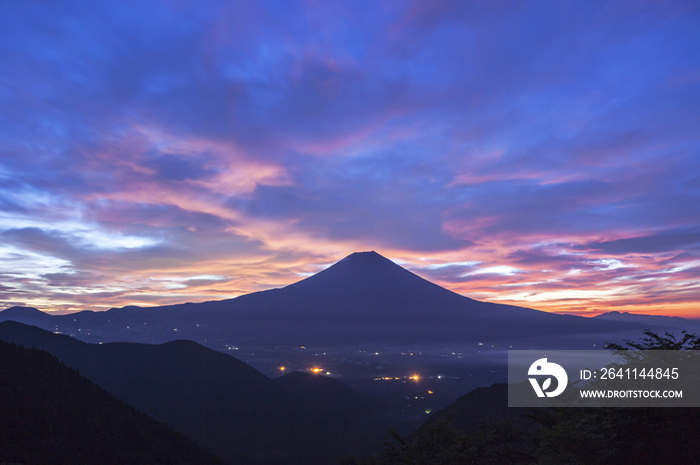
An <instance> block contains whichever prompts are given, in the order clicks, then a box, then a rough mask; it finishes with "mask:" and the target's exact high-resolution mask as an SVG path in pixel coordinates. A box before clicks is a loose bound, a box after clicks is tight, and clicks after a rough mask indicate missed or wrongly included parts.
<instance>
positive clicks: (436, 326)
mask: <svg viewBox="0 0 700 465" xmlns="http://www.w3.org/2000/svg"><path fill="white" fill-rule="evenodd" d="M10 310H11V312H10ZM6 312H10V314H9V315H5V312H0V319H2V320H4V319H16V318H17V317H18V315H20V316H22V317H26V318H25V322H26V323H30V324H35V325H37V326H39V327H42V328H45V329H50V330H56V329H58V330H59V331H62V332H67V333H71V334H74V335H75V336H76V337H79V338H80V339H83V340H87V341H116V340H121V341H134V342H150V343H154V342H165V341H168V340H174V339H191V340H195V341H198V342H200V343H202V344H205V345H208V346H212V347H213V346H214V345H215V344H214V342H213V341H218V342H222V341H226V342H227V343H232V342H235V343H237V344H248V345H272V346H277V345H292V346H298V345H316V346H330V345H341V344H365V343H373V344H412V345H414V346H416V345H421V344H446V343H466V342H469V341H483V340H489V341H498V342H502V343H508V341H514V340H522V339H530V340H533V341H543V340H546V341H547V344H548V346H549V347H550V348H553V347H558V346H562V345H563V346H567V345H568V346H572V348H574V347H576V348H583V347H590V346H591V344H590V341H595V342H597V343H600V342H601V340H603V339H605V337H606V336H605V335H608V334H615V335H619V334H621V333H622V332H625V331H627V333H625V335H627V334H629V335H632V334H635V335H636V334H638V333H639V331H640V330H641V329H644V328H645V325H646V322H639V323H638V322H634V321H610V320H606V319H591V318H582V317H576V316H569V315H556V314H551V313H547V312H542V311H538V310H533V309H529V308H523V307H516V306H511V305H502V304H494V303H488V302H480V301H476V300H473V299H470V298H468V297H464V296H461V295H459V294H456V293H454V292H452V291H449V290H447V289H444V288H442V287H440V286H438V285H436V284H433V283H431V282H429V281H427V280H425V279H423V278H421V277H419V276H417V275H415V274H413V273H411V272H410V271H408V270H405V269H404V268H402V267H401V266H398V265H396V264H395V263H393V262H392V261H391V260H388V259H386V258H384V257H382V256H381V255H379V254H377V253H376V252H359V253H354V254H351V255H349V256H347V257H345V258H344V259H342V260H340V261H339V262H337V263H335V264H334V265H333V266H331V267H329V268H327V269H325V270H323V271H321V272H319V273H317V274H315V275H313V276H311V277H309V278H306V279H303V280H301V281H299V282H297V283H294V284H291V285H289V286H286V287H284V288H281V289H272V290H268V291H261V292H255V293H252V294H247V295H243V296H240V297H237V298H235V299H229V300H222V301H210V302H202V303H196V304H195V303H186V304H180V305H169V306H162V307H150V308H141V307H135V306H128V307H124V308H115V309H111V310H108V311H106V312H89V311H88V312H80V313H75V314H71V315H62V316H53V317H50V318H49V319H47V318H44V317H43V316H41V315H38V314H37V313H36V311H29V312H28V313H27V315H25V314H24V313H23V312H22V311H20V310H19V309H17V308H12V309H8V310H6ZM647 326H648V325H647ZM78 332H80V333H78ZM587 335H588V336H590V337H588V336H587ZM579 339H580V341H579ZM617 339H619V337H618V338H617ZM557 341H559V343H558V342H557ZM577 341H578V342H577ZM577 344H578V345H577ZM506 347H507V346H506Z"/></svg>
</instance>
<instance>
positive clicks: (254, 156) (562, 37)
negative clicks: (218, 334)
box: [0, 0, 700, 317]
mask: <svg viewBox="0 0 700 465" xmlns="http://www.w3.org/2000/svg"><path fill="white" fill-rule="evenodd" d="M366 250H375V251H377V252H378V253H381V254H382V255H384V256H386V257H387V258H390V259H392V260H394V261H395V262H396V263H398V264H400V265H401V266H404V267H406V268H407V269H409V270H410V271H412V272H414V273H416V274H418V275H420V276H422V277H424V278H426V279H429V280H431V281H433V282H435V283H437V284H440V285H442V286H444V287H446V288H448V289H451V290H453V291H455V292H458V293H460V294H463V295H466V296H469V297H472V298H475V299H479V300H486V301H492V302H501V303H509V304H514V305H521V306H526V307H530V308H536V309H540V310H546V311H552V312H559V313H569V314H579V315H587V316H593V315H597V314H600V313H602V312H608V311H621V312H624V311H627V312H633V313H646V314H665V315H678V316H686V317H700V5H698V3H697V2H694V1H673V0H668V1H663V2H657V1H643V0H640V1H611V2H603V1H589V0H585V1H550V2H547V1H529V2H528V1H512V2H510V1H464V2H452V1H445V2H436V1H433V0H430V1H424V0H415V1H343V2H335V1H311V0H310V1H291V0H290V1H286V0H285V1H256V2H250V1H201V0H200V1H185V0H182V1H181V0H170V1H157V0H153V1H148V2H143V1H138V2H136V1H133V2H130V1H119V2H117V1H108V2H94V1H62V2H45V1H31V0H23V1H8V2H2V4H1V5H0V308H5V307H10V306H13V305H27V306H33V307H37V308H39V309H41V310H45V311H56V312H68V311H77V310H106V309H109V308H112V307H121V306H125V305H129V304H135V305H144V306H149V305H165V304H174V303H182V302H199V301H206V300H221V299H227V298H232V297H235V296H238V295H242V294H246V293H250V292H255V291H261V290H265V289H270V288H275V287H282V286H285V285H287V284H290V283H293V282H296V281H298V280H300V279H303V278H304V277H306V276H309V275H311V274H313V273H316V272H318V271H320V270H322V269H324V268H325V267H327V266H329V265H330V264H332V263H334V262H336V261H338V260H340V259H341V258H343V257H344V256H346V255H348V254H350V253H352V252H355V251H366Z"/></svg>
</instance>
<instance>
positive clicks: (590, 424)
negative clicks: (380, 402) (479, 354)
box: [341, 331, 700, 465]
mask: <svg viewBox="0 0 700 465" xmlns="http://www.w3.org/2000/svg"><path fill="white" fill-rule="evenodd" d="M681 334H682V336H681V337H680V339H678V338H676V337H675V336H674V335H673V334H671V333H665V334H664V335H659V334H656V333H653V332H651V331H645V332H644V335H645V338H643V339H642V341H641V342H631V341H625V343H626V345H627V346H628V348H631V349H633V350H631V351H630V352H629V353H628V355H629V356H633V355H634V354H633V353H632V352H633V351H641V350H697V349H698V348H700V337H698V336H697V335H695V334H688V333H685V332H683V333H681ZM608 348H611V349H614V350H620V351H624V350H628V348H625V347H623V346H621V345H618V344H608ZM499 388H500V387H499V386H496V385H494V386H492V387H491V388H486V389H485V390H484V392H481V393H480V394H479V396H478V397H480V398H483V397H484V396H486V397H490V396H491V401H494V403H496V404H497V403H498V402H501V403H502V402H506V399H505V398H503V396H500V398H499V396H498V394H496V393H497V392H499ZM482 389H483V388H482ZM489 390H491V391H489ZM494 394H495V397H493V396H494ZM466 398H468V396H464V398H463V399H466ZM463 399H461V400H462V402H464V400H463ZM499 399H500V400H499ZM446 410H450V411H451V415H453V416H459V415H461V414H466V415H467V416H469V417H470V418H471V416H472V414H471V413H468V410H466V409H465V408H464V406H461V407H456V408H451V409H450V408H449V407H448V409H446ZM502 410H503V405H494V409H493V411H494V412H496V413H497V414H498V413H499V412H501V411H502ZM465 412H467V413H465ZM529 416H530V417H531V418H532V419H533V420H535V421H536V422H537V423H538V424H539V425H540V427H539V428H525V429H523V428H521V427H520V426H519V425H518V424H516V420H513V419H507V420H495V421H494V420H488V421H485V422H482V424H481V426H480V428H479V429H477V430H476V431H473V432H470V433H465V432H462V431H461V430H460V428H459V427H458V426H457V425H459V424H464V422H463V420H460V419H456V420H455V419H454V418H452V419H449V418H445V417H443V418H442V420H440V421H437V422H433V424H431V425H430V426H428V427H425V428H423V429H422V430H421V431H420V432H419V433H418V434H416V435H415V436H414V437H413V438H412V439H411V440H410V441H407V440H404V439H403V438H400V437H398V436H396V441H395V443H393V444H388V445H387V448H386V449H385V451H384V452H382V453H381V454H379V455H378V456H376V457H374V458H371V459H358V458H347V459H345V460H344V461H343V462H341V463H342V464H343V465H458V464H459V465H471V464H518V463H519V464H532V465H535V464H538V465H550V464H551V465H555V464H571V465H579V464H580V465H584V464H585V465H597V464H600V465H608V464H613V463H614V464H619V465H640V464H650V465H651V464H653V465H660V464H678V463H700V445H698V442H697V438H698V437H699V436H700V409H697V408H546V409H545V408H542V409H531V410H530V411H529Z"/></svg>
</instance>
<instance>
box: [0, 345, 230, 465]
mask: <svg viewBox="0 0 700 465" xmlns="http://www.w3.org/2000/svg"><path fill="white" fill-rule="evenodd" d="M0 461H2V462H3V463H6V462H14V463H23V464H26V465H30V464H39V465H43V464H47V463H52V464H73V463H80V464H86V465H87V464H123V463H141V464H157V463H172V464H189V463H200V464H217V465H219V464H223V462H220V461H219V460H218V459H216V458H215V457H213V456H212V455H211V454H210V453H208V452H205V451H204V450H202V449H200V448H199V447H197V446H196V445H195V444H194V442H192V441H191V440H189V439H187V438H186V437H184V436H182V435H180V434H177V433H175V432H174V431H173V430H172V429H170V428H169V427H167V426H166V425H164V424H162V423H159V422H156V421H155V420H153V419H152V418H150V417H148V416H147V415H145V414H143V413H141V412H139V411H137V410H136V409H134V408H133V407H131V406H128V405H126V404H125V403H123V402H122V401H120V400H118V399H117V398H116V397H114V396H113V395H111V394H109V393H107V392H106V391H104V390H103V389H101V388H100V387H98V386H96V385H95V384H94V383H92V382H91V381H89V380H88V379H86V378H85V377H83V376H81V375H80V374H78V373H77V372H76V371H75V370H73V369H70V368H68V367H66V366H65V365H64V364H63V363H61V362H60V361H59V360H57V359H56V357H54V356H53V355H50V354H48V353H47V352H44V351H40V350H38V349H29V348H24V347H22V346H17V345H14V344H11V343H7V342H4V341H0Z"/></svg>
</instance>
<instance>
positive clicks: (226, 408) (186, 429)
mask: <svg viewBox="0 0 700 465" xmlns="http://www.w3.org/2000/svg"><path fill="white" fill-rule="evenodd" d="M0 340H3V341H7V342H12V343H15V344H21V345H23V346H25V347H36V348H39V349H42V350H46V351H48V352H49V353H51V354H52V355H54V356H56V357H57V358H58V359H59V360H61V361H62V362H63V363H65V364H66V365H68V366H70V367H72V368H74V369H77V370H79V371H80V373H81V374H82V375H84V376H85V377H87V378H88V379H90V380H91V381H93V382H94V383H95V384H97V385H98V386H100V387H102V388H103V389H105V390H106V391H107V392H109V393H111V394H113V395H114V396H116V397H117V398H119V399H121V400H122V401H124V402H126V403H128V404H130V405H132V406H134V407H136V408H138V409H139V410H141V411H143V412H145V413H147V414H149V415H151V416H153V417H154V418H155V419H157V420H159V421H162V422H164V423H167V424H169V425H171V426H173V427H174V428H176V429H177V430H179V431H181V432H183V433H185V434H187V435H189V436H191V437H192V438H195V439H196V440H197V441H199V442H200V443H201V444H204V445H206V446H207V447H209V448H210V449H211V450H212V451H213V452H215V453H216V454H217V455H219V456H220V457H222V458H224V459H226V460H228V461H231V462H236V463H237V462H246V463H264V464H326V463H333V461H334V459H335V458H336V457H337V455H339V454H341V453H345V452H358V451H360V452H362V451H366V450H367V449H368V448H371V447H372V446H378V445H379V444H380V442H381V438H382V432H383V431H382V430H381V428H380V427H378V426H373V425H372V424H371V422H365V423H364V424H359V423H358V422H357V421H350V420H349V419H347V418H344V417H339V416H338V415H336V414H335V412H332V411H330V412H329V411H326V409H325V408H324V407H323V406H318V405H316V403H315V402H312V401H309V400H308V399H306V398H304V397H303V396H299V395H297V394H296V393H295V392H294V389H285V388H284V387H282V386H280V385H278V383H276V382H274V381H272V380H271V379H269V378H267V377H266V376H265V375H263V374H262V373H260V372H258V371H257V370H255V369H254V368H252V367H250V366H248V365H246V364H245V363H243V362H241V361H240V360H237V359H236V358H234V357H231V356H229V355H227V354H223V353H220V352H217V351H214V350H211V349H207V348H206V347H203V346H201V345H200V344H197V343H195V342H191V341H183V340H178V341H172V342H167V343H164V344H160V345H149V344H138V343H106V344H88V343H85V342H81V341H79V340H77V339H75V338H71V337H69V336H66V335H61V334H53V333H50V332H48V331H44V330H42V329H39V328H37V327H31V326H27V325H24V324H21V323H17V322H14V321H6V322H2V323H0ZM332 381H333V382H332V384H331V385H326V387H325V389H324V390H325V391H326V393H330V394H328V395H329V398H337V399H340V398H342V397H347V398H348V399H349V400H350V399H352V396H348V395H347V392H349V391H352V390H350V388H347V387H346V386H344V385H342V383H339V382H338V381H335V380H332ZM303 384H304V383H301V385H302V386H303ZM306 384H308V383H306ZM336 391H337V392H339V393H336V394H333V393H334V392H336ZM355 395H356V396H359V394H355Z"/></svg>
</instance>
